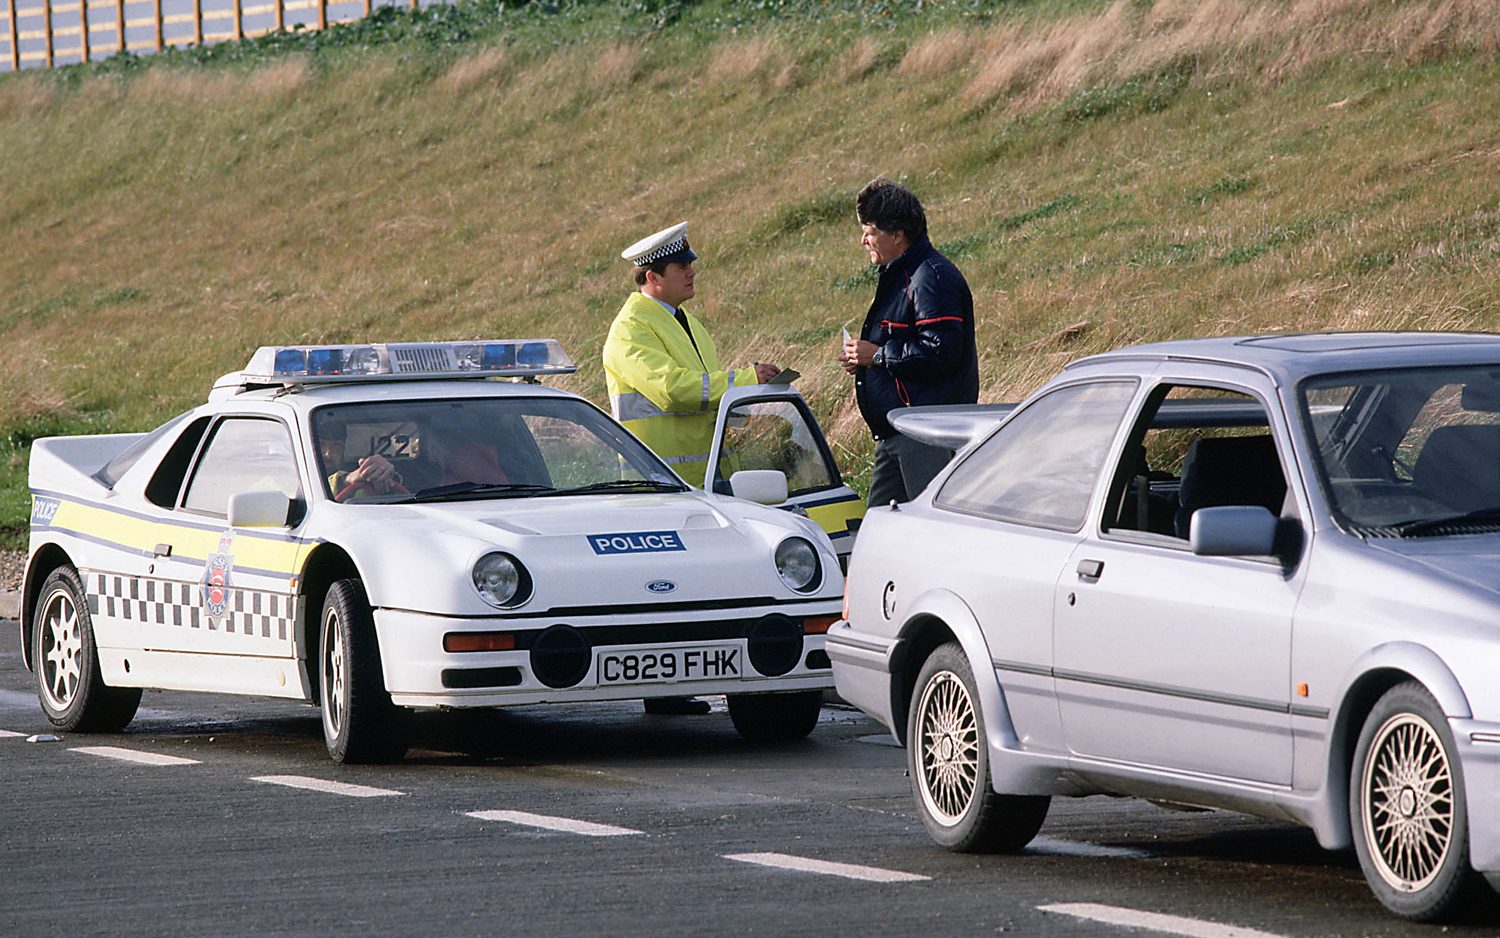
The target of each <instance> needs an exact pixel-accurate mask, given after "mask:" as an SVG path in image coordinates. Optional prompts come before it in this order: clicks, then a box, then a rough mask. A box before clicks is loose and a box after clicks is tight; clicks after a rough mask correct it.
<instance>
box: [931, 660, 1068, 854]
mask: <svg viewBox="0 0 1500 938" xmlns="http://www.w3.org/2000/svg"><path fill="white" fill-rule="evenodd" d="M913 700H914V701H915V703H914V705H913V706H912V708H911V713H910V716H909V718H908V723H907V735H906V754H907V755H906V762H907V768H908V770H909V772H910V775H911V784H912V793H913V794H914V795H915V796H916V801H917V809H918V811H919V812H920V814H921V815H922V824H923V826H925V827H926V828H927V833H928V835H929V836H931V837H932V839H933V840H935V841H937V842H938V843H939V844H941V845H942V846H944V847H946V848H948V849H949V850H953V851H955V852H959V853H1010V852H1014V851H1016V850H1020V849H1021V848H1022V847H1024V846H1026V845H1027V844H1028V843H1030V842H1031V839H1032V838H1033V837H1035V836H1036V833H1037V831H1039V830H1041V827H1042V822H1043V821H1045V820H1046V819H1047V809H1048V807H1050V805H1051V803H1052V799H1051V798H1050V797H1048V796H1046V795H1002V794H999V793H997V792H996V791H995V790H994V789H993V788H992V787H991V783H990V754H989V747H988V746H987V745H986V743H985V732H984V714H983V713H982V712H981V710H980V707H979V693H978V691H977V690H976V686H975V683H974V672H973V669H972V668H971V667H970V666H969V659H968V658H967V657H966V656H965V655H964V652H963V648H962V647H960V646H959V644H958V643H957V642H949V643H947V644H945V645H941V646H939V647H938V648H937V649H936V650H934V651H933V653H932V654H931V655H929V656H928V658H927V660H926V661H925V662H924V663H923V664H922V669H921V671H920V672H918V674H917V683H916V688H915V690H914V694H913Z"/></svg>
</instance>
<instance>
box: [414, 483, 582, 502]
mask: <svg viewBox="0 0 1500 938" xmlns="http://www.w3.org/2000/svg"><path fill="white" fill-rule="evenodd" d="M555 491H556V489H554V488H553V487H552V486H550V485H538V484H536V483H534V482H454V483H451V484H449V485H434V486H432V487H430V488H425V489H422V490H421V491H420V492H417V493H416V494H414V495H412V497H411V501H414V502H441V501H447V500H450V499H456V498H464V497H467V496H469V495H484V496H493V497H496V498H512V497H520V496H525V495H541V494H550V493H551V492H555Z"/></svg>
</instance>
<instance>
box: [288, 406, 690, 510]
mask: <svg viewBox="0 0 1500 938" xmlns="http://www.w3.org/2000/svg"><path fill="white" fill-rule="evenodd" d="M312 430H313V443H314V445H315V446H316V447H317V456H318V467H319V473H320V475H321V476H322V478H323V480H324V483H325V490H326V493H327V495H328V496H329V497H330V498H333V499H335V500H336V501H341V502H361V501H374V502H385V503H390V502H401V501H422V500H449V501H452V500H466V499H471V498H472V499H479V498H500V497H530V496H543V495H555V494H590V493H594V492H626V493H628V492H633V491H666V490H671V491H678V490H681V489H683V488H684V486H683V485H682V483H681V482H680V481H679V480H678V479H677V478H676V477H675V476H673V475H672V473H671V471H670V470H669V469H667V468H666V466H665V465H664V464H663V463H662V462H661V461H660V460H659V459H657V457H656V456H654V455H653V454H652V453H651V452H650V451H649V450H647V449H646V448H645V447H644V446H642V445H641V444H640V443H639V442H638V441H636V440H635V438H634V437H632V436H630V435H629V434H628V433H626V432H625V431H624V430H622V429H621V428H620V427H619V426H618V425H617V424H615V423H614V422H613V421H611V420H610V419H609V418H608V417H606V416H604V415H603V414H601V413H600V412H599V411H598V410H595V409H594V408H593V407H590V406H589V405H588V404H586V403H584V402H582V401H576V400H570V399H556V398H465V399H453V400H415V401H399V402H379V403H360V404H337V405H327V406H324V407H320V408H318V409H317V410H316V411H314V413H313V418H312Z"/></svg>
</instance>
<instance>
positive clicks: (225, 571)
mask: <svg viewBox="0 0 1500 938" xmlns="http://www.w3.org/2000/svg"><path fill="white" fill-rule="evenodd" d="M233 546H234V532H233V531H225V532H224V533H223V534H221V535H219V549H218V550H216V551H214V552H213V553H212V554H209V555H208V558H207V559H206V560H204V562H203V611H204V612H206V613H208V618H209V620H210V622H217V621H218V620H219V619H222V618H223V617H224V609H225V607H226V606H228V604H229V588H230V575H231V574H232V573H233V571H234V555H233V554H231V553H230V552H229V550H230V548H231V547H233Z"/></svg>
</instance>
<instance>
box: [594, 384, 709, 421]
mask: <svg viewBox="0 0 1500 938" xmlns="http://www.w3.org/2000/svg"><path fill="white" fill-rule="evenodd" d="M609 409H610V411H611V412H612V413H613V414H614V415H615V419H616V420H620V421H625V420H645V419H647V418H648V417H689V416H697V415H699V414H701V413H703V411H701V410H662V409H661V408H660V407H657V406H656V405H655V404H654V403H652V402H651V398H649V397H647V396H646V395H644V394H642V393H640V392H639V391H631V392H630V393H629V394H611V395H610V396H609Z"/></svg>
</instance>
